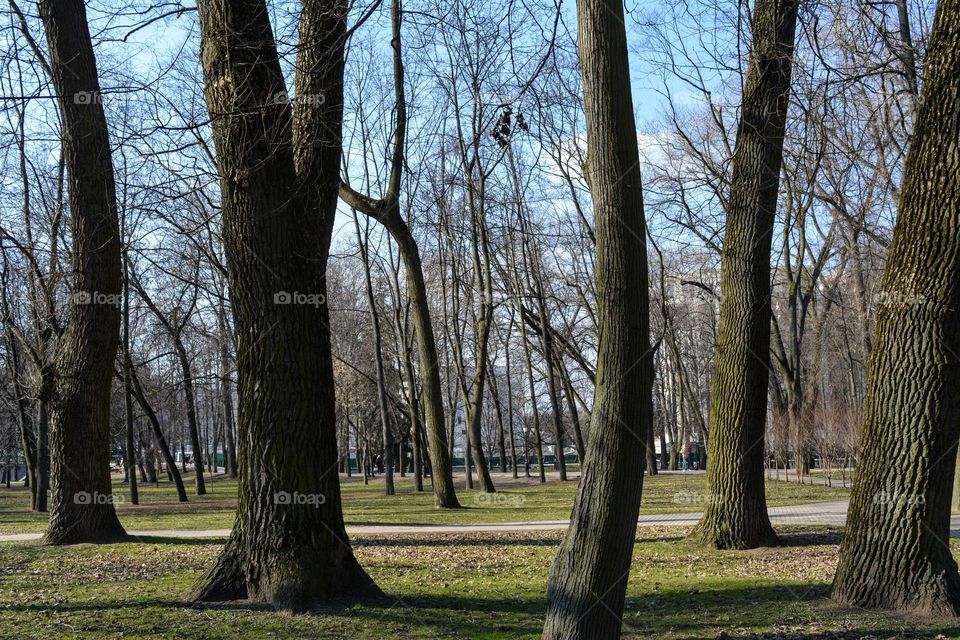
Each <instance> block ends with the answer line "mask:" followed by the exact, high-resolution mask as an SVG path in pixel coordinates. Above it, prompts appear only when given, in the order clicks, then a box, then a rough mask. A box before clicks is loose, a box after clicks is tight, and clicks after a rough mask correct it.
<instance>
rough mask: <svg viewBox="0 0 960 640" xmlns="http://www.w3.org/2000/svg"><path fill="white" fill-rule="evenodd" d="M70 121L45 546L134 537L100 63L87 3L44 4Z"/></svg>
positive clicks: (52, 62)
mask: <svg viewBox="0 0 960 640" xmlns="http://www.w3.org/2000/svg"><path fill="white" fill-rule="evenodd" d="M40 16H41V18H42V20H43V24H44V29H45V31H46V35H47V46H48V49H49V67H50V74H51V80H52V82H53V86H54V87H55V89H56V93H57V104H58V107H59V111H60V118H61V121H62V128H63V131H62V144H63V156H64V163H65V166H66V171H67V185H68V189H69V203H70V213H71V216H72V217H71V226H72V232H73V300H72V301H71V304H70V312H69V313H70V315H69V319H68V321H67V325H66V327H65V329H64V332H63V334H62V335H61V336H60V339H59V341H58V342H57V347H56V352H55V356H54V361H53V379H52V380H51V382H50V385H49V386H48V387H47V388H44V389H42V390H41V393H42V395H44V396H45V397H46V398H48V400H49V410H50V456H51V469H50V477H51V487H52V491H51V499H50V525H49V527H48V528H47V532H46V535H45V540H46V541H47V542H49V543H53V544H67V543H76V542H97V541H105V540H112V539H118V538H122V537H125V535H126V532H125V531H124V530H123V527H122V526H121V525H120V520H119V519H118V518H117V514H116V511H115V510H114V506H113V499H112V494H111V485H110V384H111V380H112V378H113V365H114V359H115V358H116V355H117V347H118V345H119V342H120V306H119V303H120V301H121V295H120V286H121V285H120V281H121V273H120V272H121V265H120V223H119V217H118V215H117V199H116V190H115V186H114V178H113V164H112V160H111V154H110V139H109V135H108V133H107V121H106V118H105V117H104V113H103V105H102V104H101V100H100V81H99V77H98V75H97V63H96V58H95V56H94V52H93V44H92V42H91V40H90V31H89V28H88V26H87V15H86V9H85V7H84V3H83V2H82V1H81V0H43V1H42V2H41V3H40Z"/></svg>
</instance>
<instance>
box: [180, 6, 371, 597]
mask: <svg viewBox="0 0 960 640" xmlns="http://www.w3.org/2000/svg"><path fill="white" fill-rule="evenodd" d="M198 11H199V17H200V25H201V62H202V66H203V73H204V93H205V97H206V102H207V108H208V111H209V113H210V118H211V122H212V128H213V139H214V144H215V147H216V152H217V164H218V168H219V173H220V176H221V183H220V184H221V193H222V201H223V224H224V245H225V248H226V251H227V256H228V258H229V284H230V295H231V302H232V305H231V306H232V308H233V311H234V317H235V323H236V330H237V336H238V339H239V344H238V349H237V378H238V385H237V386H238V399H239V400H238V401H239V411H238V413H239V419H238V441H239V451H238V458H239V460H238V467H239V477H240V480H239V493H240V495H239V502H238V507H237V519H236V522H235V524H234V527H233V531H232V533H231V535H230V538H229V539H228V540H227V543H226V545H225V546H224V548H223V551H222V552H221V555H220V557H219V558H218V560H217V563H216V565H215V566H214V567H213V568H212V569H211V570H210V572H209V573H208V574H207V575H206V576H205V577H204V578H202V579H201V580H200V582H199V583H198V584H197V586H196V587H195V589H194V592H193V594H192V597H193V598H194V599H196V600H200V601H219V600H234V599H239V598H247V599H250V600H253V601H257V602H267V603H271V604H272V605H273V606H275V607H277V608H280V609H284V610H303V609H307V608H309V607H312V606H314V605H316V604H318V603H321V602H330V601H341V602H344V601H345V602H355V601H359V600H363V599H366V598H369V597H376V596H378V595H381V594H380V591H379V589H378V588H377V587H376V586H375V585H374V584H373V582H372V581H371V580H370V578H369V577H368V576H367V574H366V572H364V570H363V569H362V568H361V567H360V565H359V563H358V562H357V560H356V558H355V557H354V555H353V551H352V550H351V548H350V543H349V541H348V539H347V535H346V530H345V528H344V524H343V514H342V511H341V502H340V483H339V477H338V475H337V473H336V469H337V457H338V456H337V442H336V415H335V411H334V386H333V360H332V354H331V345H330V325H329V310H328V308H327V306H326V304H325V301H326V276H325V271H326V265H327V259H328V257H329V249H330V240H331V234H332V231H333V220H334V216H335V212H336V203H337V187H338V184H339V165H340V154H341V150H342V149H341V125H342V118H343V67H344V44H345V40H346V15H347V11H348V9H347V5H346V3H345V2H340V1H337V2H329V1H326V0H305V2H304V3H303V5H302V10H301V15H300V31H299V38H298V46H299V51H298V55H297V61H296V70H297V72H296V92H295V93H296V96H297V98H296V102H295V104H294V105H291V102H290V100H289V99H288V97H287V92H286V87H285V83H284V77H283V72H282V70H281V67H280V62H279V58H278V54H277V47H276V42H275V40H274V37H273V32H272V28H271V24H270V19H269V13H268V8H267V5H266V3H265V2H264V0H239V1H237V0H204V1H203V2H200V3H199V4H198Z"/></svg>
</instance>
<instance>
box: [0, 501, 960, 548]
mask: <svg viewBox="0 0 960 640" xmlns="http://www.w3.org/2000/svg"><path fill="white" fill-rule="evenodd" d="M769 511H770V520H771V521H772V522H773V524H774V525H790V524H793V525H835V526H842V525H843V524H844V523H845V522H846V520H847V501H846V500H838V501H835V502H816V503H812V504H803V505H792V506H787V507H770V510H769ZM701 515H702V514H700V513H698V512H694V513H665V514H649V515H641V516H640V518H639V519H638V524H639V525H640V526H648V527H649V526H660V527H662V526H678V527H687V526H692V525H694V524H696V522H697V520H699V519H700V516H701ZM568 525H569V522H568V521H567V520H545V521H540V522H502V523H490V524H454V525H451V524H443V525H373V526H357V527H347V533H348V534H349V535H350V536H353V537H364V536H378V535H396V534H405V535H409V534H419V535H430V534H439V533H499V532H511V531H548V530H558V529H566V528H567V526H568ZM129 533H130V535H132V536H135V537H144V538H146V537H156V538H225V537H227V536H228V535H229V534H230V530H229V529H202V530H171V529H160V530H154V531H130V532H129ZM951 535H952V536H953V537H955V538H960V515H958V516H954V517H953V519H952V521H951ZM40 536H41V534H40V533H14V534H3V535H0V542H13V541H27V540H36V539H38V538H40Z"/></svg>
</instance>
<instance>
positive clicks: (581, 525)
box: [543, 0, 653, 640]
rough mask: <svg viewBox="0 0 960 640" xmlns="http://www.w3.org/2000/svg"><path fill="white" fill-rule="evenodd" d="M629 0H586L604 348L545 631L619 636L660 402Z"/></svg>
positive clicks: (581, 24)
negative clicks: (647, 449) (647, 446)
mask: <svg viewBox="0 0 960 640" xmlns="http://www.w3.org/2000/svg"><path fill="white" fill-rule="evenodd" d="M623 19H624V18H623V5H622V3H621V2H620V0H613V1H611V0H579V1H578V2H577V22H578V31H577V33H578V42H579V44H580V68H581V73H582V76H583V88H584V98H585V101H584V114H585V116H586V123H587V148H588V153H589V159H588V161H587V168H586V174H587V176H588V181H589V185H590V191H591V194H592V195H593V202H594V216H595V219H596V234H597V261H596V289H597V307H598V314H597V315H598V318H599V326H598V330H599V334H600V346H599V349H598V364H597V386H596V391H595V395H594V402H593V407H594V410H593V414H592V416H591V427H590V436H589V438H588V441H587V455H586V463H585V464H584V466H583V470H582V475H581V478H580V485H579V488H578V490H577V497H576V502H575V503H574V508H573V515H572V517H571V520H570V529H569V530H568V531H567V535H566V536H565V538H564V541H563V544H562V545H561V547H560V550H559V552H558V553H557V556H556V558H554V561H553V564H552V565H551V567H550V574H549V577H548V578H547V606H548V610H547V620H546V624H545V626H544V630H543V637H544V638H547V639H551V640H552V639H555V638H556V639H560V638H562V639H565V640H567V639H581V638H583V639H587V638H589V639H590V640H604V639H607V638H619V637H620V627H621V618H622V615H623V603H624V596H625V594H626V589H627V578H628V576H629V575H630V560H631V557H632V552H633V540H634V535H635V534H636V530H637V514H638V512H639V510H640V495H641V492H642V490H643V465H644V443H645V433H646V431H647V430H648V429H650V428H651V427H652V425H650V424H649V423H648V422H649V419H650V416H651V415H652V409H651V405H652V402H653V397H652V393H653V352H652V351H651V349H650V338H649V333H650V328H649V315H648V314H649V310H648V300H647V258H646V232H645V225H644V215H643V189H642V186H641V182H640V161H639V153H638V149H637V142H636V138H635V137H634V136H632V135H630V136H626V135H623V133H624V132H625V131H633V130H634V129H635V128H636V127H635V125H634V118H633V100H632V97H631V93H630V89H629V87H630V69H629V63H628V59H627V41H626V40H627V38H626V29H625V27H624V22H623Z"/></svg>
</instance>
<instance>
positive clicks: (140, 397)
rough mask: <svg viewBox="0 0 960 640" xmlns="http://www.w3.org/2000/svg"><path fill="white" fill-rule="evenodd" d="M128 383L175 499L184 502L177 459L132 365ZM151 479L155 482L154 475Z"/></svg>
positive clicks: (181, 479)
mask: <svg viewBox="0 0 960 640" xmlns="http://www.w3.org/2000/svg"><path fill="white" fill-rule="evenodd" d="M130 383H131V390H132V391H133V395H134V397H136V399H137V404H139V405H140V408H141V409H143V412H144V413H145V414H146V416H147V421H148V422H149V423H150V428H151V429H152V430H153V437H154V439H156V441H157V446H159V447H160V453H161V455H163V460H164V462H166V464H167V475H168V476H170V479H171V480H172V481H173V483H174V484H175V485H176V487H177V499H178V500H179V501H180V502H186V501H187V490H186V488H184V486H183V478H182V477H181V476H180V470H179V469H177V461H176V460H174V459H173V454H172V453H170V446H169V445H168V444H167V439H166V438H165V437H164V436H163V430H162V429H161V428H160V420H159V419H158V418H157V414H156V412H155V411H154V410H153V407H152V406H151V405H150V403H149V402H148V401H147V396H146V394H144V392H143V387H142V386H141V384H140V378H139V377H137V372H136V371H134V369H133V367H132V366H131V368H130ZM153 481H154V482H156V476H155V475H154V479H153Z"/></svg>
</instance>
